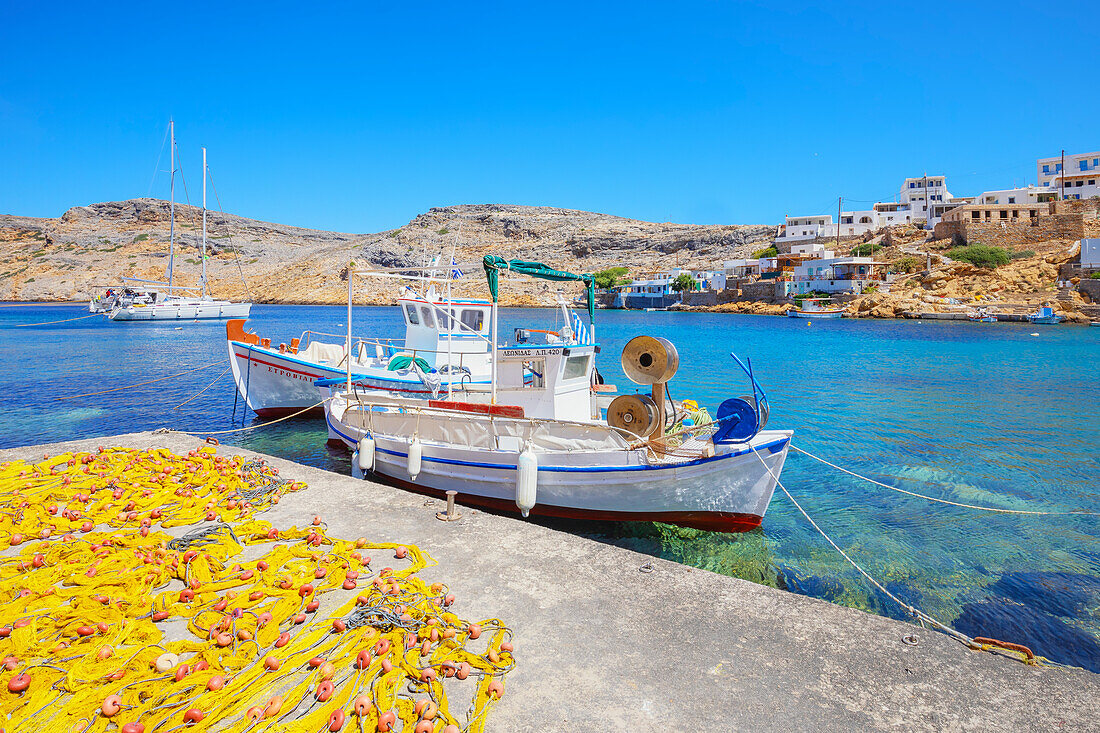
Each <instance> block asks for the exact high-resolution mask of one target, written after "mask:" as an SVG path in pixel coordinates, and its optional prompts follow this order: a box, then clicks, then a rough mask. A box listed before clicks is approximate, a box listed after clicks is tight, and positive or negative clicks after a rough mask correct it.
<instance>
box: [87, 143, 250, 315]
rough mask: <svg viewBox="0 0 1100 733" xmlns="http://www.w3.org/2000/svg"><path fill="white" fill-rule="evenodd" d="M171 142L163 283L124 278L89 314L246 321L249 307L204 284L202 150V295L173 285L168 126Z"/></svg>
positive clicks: (96, 297)
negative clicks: (217, 294) (217, 295)
mask: <svg viewBox="0 0 1100 733" xmlns="http://www.w3.org/2000/svg"><path fill="white" fill-rule="evenodd" d="M168 128H169V134H170V137H171V142H170V143H169V151H170V158H171V169H172V170H171V184H170V189H171V194H170V201H169V211H170V214H169V224H168V272H167V279H166V281H165V282H157V281H150V280H139V279H136V278H123V279H122V285H121V286H112V287H110V288H98V289H97V292H94V293H93V295H92V299H91V301H90V302H89V304H88V310H89V311H90V312H92V313H103V314H104V315H106V316H107V317H108V318H109V319H111V320H112V321H182V320H199V319H227V318H248V314H249V313H250V312H251V309H252V304H251V303H234V302H232V301H228V300H220V299H217V298H214V297H212V296H211V295H210V293H209V292H208V287H207V280H206V173H207V166H206V148H203V149H202V277H201V283H200V287H201V293H200V294H198V295H194V294H193V293H192V292H191V291H192V290H193V288H186V287H180V286H177V285H175V284H174V275H175V261H176V126H175V122H174V121H169V122H168Z"/></svg>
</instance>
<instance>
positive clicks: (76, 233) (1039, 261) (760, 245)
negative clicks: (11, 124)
mask: <svg viewBox="0 0 1100 733" xmlns="http://www.w3.org/2000/svg"><path fill="white" fill-rule="evenodd" d="M201 216H202V212H201V211H200V210H199V209H196V208H195V207H192V206H186V205H177V207H176V260H175V262H176V270H175V272H176V281H177V283H178V284H182V285H187V286H193V285H196V284H197V283H198V279H199V271H200V267H201V260H200V254H199V252H200V245H201V232H202V227H201ZM168 225H169V206H168V202H166V201H161V200H158V199H133V200H129V201H116V202H107V203H101V204H92V205H90V206H78V207H75V208H72V209H69V210H68V211H66V212H65V213H64V214H63V215H62V216H61V217H59V218H56V219H49V218H30V217H19V216H11V215H3V216H0V299H6V300H59V301H60V300H83V299H85V298H87V297H88V293H89V291H90V289H91V288H92V286H95V285H111V284H116V283H118V281H119V278H121V277H135V278H144V279H149V280H162V279H163V278H164V273H165V269H166V267H167V263H168V228H169V227H168ZM1084 225H1085V234H1086V236H1094V237H1095V236H1100V220H1089V221H1085V222H1084ZM774 236H775V228H774V227H771V226H695V225H684V224H668V223H664V224H662V223H652V222H644V221H638V220H633V219H624V218H621V217H616V216H609V215H606V214H597V213H592V212H587V211H573V210H568V209H558V208H550V207H538V206H511V205H497V204H484V205H465V206H447V207H440V208H433V209H430V210H429V211H427V212H425V213H423V214H420V215H419V216H417V217H416V218H414V219H413V220H412V221H410V222H409V223H408V224H406V225H404V226H402V227H400V228H398V229H392V230H389V231H385V232H379V233H375V234H344V233H339V232H328V231H320V230H315V229H302V228H298V227H292V226H285V225H281V224H270V223H267V222H261V221H256V220H253V219H248V218H245V217H241V216H236V215H232V214H223V213H219V212H207V241H208V248H209V257H208V260H207V266H208V269H209V282H210V289H211V292H212V293H213V294H214V295H216V296H218V297H224V298H232V299H245V298H247V299H251V300H252V301H253V302H257V303H334V304H335V303H343V302H346V298H347V279H346V278H347V267H348V263H349V262H354V263H355V267H356V268H357V269H360V270H362V269H382V268H392V267H422V266H424V265H426V264H427V263H428V262H429V261H430V259H431V258H432V257H433V256H436V255H442V256H443V257H444V258H446V259H449V258H450V256H451V253H452V249H453V252H454V257H455V260H456V261H457V262H458V263H459V264H460V266H461V267H462V268H463V269H464V270H465V271H466V272H467V273H468V274H469V277H466V278H463V279H462V280H459V281H457V284H456V292H457V294H461V295H484V292H485V286H484V280H483V278H482V277H481V267H480V262H481V258H482V256H483V255H486V254H496V255H500V256H502V257H505V258H514V257H515V258H521V259H527V260H536V261H540V262H545V263H547V264H549V265H552V266H554V267H558V268H561V269H565V270H570V271H573V272H596V271H599V270H602V269H605V268H608V267H615V266H623V267H627V268H629V270H630V272H631V274H634V275H639V274H642V273H644V272H647V271H653V270H657V269H666V268H668V267H671V266H674V265H679V266H684V267H692V268H713V267H715V266H717V265H719V263H721V262H722V260H724V259H733V258H740V257H750V256H752V254H753V253H754V252H755V251H757V250H761V249H764V248H766V247H768V246H769V245H771V244H772V243H773V241H774ZM826 244H827V245H828V246H829V248H831V249H835V250H836V251H837V254H838V255H846V254H849V252H850V251H851V250H852V248H853V247H856V246H859V245H861V244H863V245H868V244H869V245H872V246H874V247H876V249H875V251H874V257H875V259H876V260H877V261H880V262H884V263H887V264H888V265H889V266H890V268H891V270H892V271H893V272H895V273H896V274H895V279H894V282H893V283H892V284H891V286H890V287H889V289H888V292H886V289H885V288H884V289H882V290H880V292H875V293H868V294H865V295H862V296H858V297H856V298H854V299H851V302H849V304H848V314H849V315H853V316H862V317H872V318H894V317H901V316H904V315H907V314H908V315H910V316H912V315H914V314H919V313H936V312H939V313H943V312H952V311H954V312H960V311H965V309H966V307H968V306H970V307H973V306H990V307H991V308H992V309H994V310H1000V311H1001V312H1026V311H1029V310H1034V308H1035V307H1036V306H1037V305H1039V304H1041V303H1043V302H1051V303H1052V304H1053V305H1054V306H1055V307H1056V308H1057V309H1058V310H1059V311H1060V312H1061V313H1062V314H1063V315H1064V316H1066V317H1067V319H1069V320H1071V321H1073V320H1075V321H1083V320H1088V316H1087V315H1086V314H1084V313H1082V312H1081V309H1082V308H1084V309H1085V310H1086V311H1088V310H1089V306H1090V302H1089V300H1088V297H1087V296H1082V294H1080V293H1078V292H1076V291H1075V290H1074V289H1073V288H1061V289H1059V288H1057V287H1056V283H1057V281H1058V279H1059V268H1060V267H1061V266H1063V265H1065V264H1066V263H1067V262H1070V261H1071V260H1072V259H1073V258H1074V256H1075V254H1076V252H1075V249H1074V247H1075V242H1073V241H1069V240H1061V239H1054V240H1050V241H1045V242H1040V243H1037V244H1035V245H1033V247H1032V249H1029V250H1027V251H1021V252H1015V253H1014V254H1013V257H1014V259H1013V260H1012V261H1011V262H1009V263H1008V264H1007V265H1003V266H1001V267H998V268H996V269H982V268H978V267H975V266H973V265H971V264H969V263H966V262H953V261H951V260H950V259H949V258H948V256H947V252H948V250H950V248H951V247H952V246H953V244H954V243H953V242H952V240H950V239H941V240H934V239H931V238H930V237H929V235H928V233H927V232H926V231H924V230H922V229H919V228H915V227H911V226H901V227H890V228H887V229H884V230H881V231H879V232H875V233H870V234H867V235H865V236H864V237H862V238H852V239H845V240H843V241H841V242H839V243H833V242H827V243H826ZM246 283H247V284H246ZM559 288H560V289H563V290H567V291H569V290H570V288H572V289H573V290H576V288H575V286H571V285H566V286H559V285H558V284H556V283H553V284H551V283H546V282H543V281H531V280H528V279H516V280H514V281H511V282H509V283H508V285H507V286H506V287H504V288H502V291H501V297H502V302H504V303H505V304H510V305H548V304H550V302H552V301H550V300H549V299H548V298H547V297H544V296H542V295H540V293H542V292H543V291H547V290H554V289H559ZM397 291H398V286H397V284H396V283H395V282H394V281H393V280H388V279H381V278H357V290H356V301H357V302H359V303H363V304H367V303H377V304H389V303H392V302H393V300H394V296H395V295H396V294H397ZM787 307H788V306H787V305H786V304H784V303H777V302H774V301H772V302H762V301H753V300H749V299H745V298H742V299H740V300H737V301H735V302H723V303H721V304H720V305H717V306H708V307H705V308H703V309H706V310H717V311H723V312H740V313H767V314H781V313H783V312H785V311H786V309H787ZM1093 307H1095V306H1093Z"/></svg>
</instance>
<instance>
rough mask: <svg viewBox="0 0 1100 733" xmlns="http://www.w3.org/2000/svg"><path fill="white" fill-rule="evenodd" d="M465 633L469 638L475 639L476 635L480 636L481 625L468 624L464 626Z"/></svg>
mask: <svg viewBox="0 0 1100 733" xmlns="http://www.w3.org/2000/svg"><path fill="white" fill-rule="evenodd" d="M466 633H467V634H469V636H470V638H471V639H476V638H477V637H479V636H481V625H480V624H470V625H469V626H468V627H466Z"/></svg>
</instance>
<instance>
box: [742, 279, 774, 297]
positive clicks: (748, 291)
mask: <svg viewBox="0 0 1100 733" xmlns="http://www.w3.org/2000/svg"><path fill="white" fill-rule="evenodd" d="M741 300H763V301H767V302H772V301H774V300H775V281H774V280H761V281H760V282H755V283H746V284H745V285H742V286H741Z"/></svg>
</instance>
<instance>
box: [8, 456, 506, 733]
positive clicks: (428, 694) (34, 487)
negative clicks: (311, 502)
mask: <svg viewBox="0 0 1100 733" xmlns="http://www.w3.org/2000/svg"><path fill="white" fill-rule="evenodd" d="M305 488H306V487H305V485H304V484H302V483H300V482H294V481H287V480H284V479H281V478H280V477H279V476H278V471H277V469H275V468H273V467H271V466H269V465H267V464H266V463H265V462H263V461H261V460H245V459H243V458H240V457H233V458H226V457H222V456H218V455H216V454H215V452H214V449H213V448H203V449H200V450H193V451H191V452H190V453H188V454H187V455H186V456H179V455H175V454H173V453H172V452H170V451H167V450H164V449H150V450H128V449H121V448H101V449H99V450H98V451H97V452H94V453H63V454H60V455H57V456H53V457H50V456H44V457H43V460H42V461H40V462H37V463H25V462H21V461H16V462H11V463H3V464H0V551H6V552H8V553H9V554H8V555H7V556H4V557H2V558H0V659H2V660H3V666H2V667H0V709H2V710H3V711H4V712H5V714H6V715H7V716H8V717H7V719H6V720H5V726H7V728H6V729H7V730H8V731H11V732H14V731H30V730H43V729H49V730H79V731H116V730H121V731H124V732H128V733H144V732H145V731H148V732H149V733H153V731H158V732H159V733H164V732H165V731H176V730H180V729H183V728H186V729H187V730H189V731H191V730H194V731H204V730H228V731H259V730H311V731H312V730H342V729H347V730H360V729H361V730H378V731H385V730H397V729H400V730H410V731H421V732H423V731H435V732H436V733H439V732H440V731H446V732H447V733H456V732H457V731H474V732H475V733H476V732H477V731H481V730H482V729H483V728H484V724H485V721H486V718H487V715H488V713H489V712H490V711H491V709H492V707H493V705H494V704H495V702H496V701H497V700H498V699H499V698H500V697H501V695H503V693H504V679H505V676H506V675H507V673H508V672H509V671H510V670H511V669H512V668H513V666H514V664H515V662H514V657H513V652H514V647H513V642H512V631H511V630H510V629H509V628H508V627H507V626H505V625H504V623H503V622H502V621H500V620H499V619H484V620H481V621H478V622H470V621H465V620H462V619H460V618H459V617H458V616H457V615H455V614H454V613H453V612H452V611H451V607H452V605H453V603H454V602H455V598H454V595H453V594H452V593H450V592H449V591H448V589H447V587H446V586H445V585H443V584H442V583H431V584H429V583H427V582H426V581H424V580H423V579H421V578H420V577H419V575H418V573H419V572H420V571H421V570H423V569H424V568H426V567H428V566H430V565H432V564H434V561H433V560H432V559H431V557H430V556H428V555H427V554H426V553H424V552H423V551H422V550H420V549H419V548H418V547H416V546H414V545H399V544H396V543H375V542H369V541H367V540H366V539H365V538H359V539H357V540H345V539H341V538H337V537H333V536H331V535H329V534H328V532H327V528H326V525H325V522H324V521H323V520H322V518H321V517H314V518H313V519H312V521H311V522H310V523H309V524H308V525H306V526H304V527H300V528H299V527H296V526H295V527H290V528H286V529H278V528H276V527H274V526H273V525H272V524H271V523H270V522H268V521H265V520H262V519H259V518H257V517H256V514H257V513H259V512H260V511H262V510H263V509H265V508H268V507H270V506H271V505H273V504H276V503H278V501H279V499H280V497H281V496H283V495H284V494H285V493H286V492H288V491H299V490H303V489H305ZM191 525H198V526H197V528H195V529H192V530H191V531H188V532H186V533H182V534H181V533H179V532H173V533H169V532H168V531H166V530H169V529H174V528H180V527H185V526H191ZM12 550H14V551H15V554H11V551H12ZM371 555H374V556H375V557H378V558H385V559H384V560H382V559H379V560H375V559H372V557H371ZM246 558H247V559H246ZM384 563H385V564H386V565H387V566H385V567H379V566H381V565H383V564H384ZM452 678H454V679H453V680H452ZM444 680H448V682H447V686H446V689H445V688H444V684H443V681H444ZM455 680H457V681H463V680H468V684H466V685H461V684H457V683H456V681H455ZM464 690H465V691H468V692H469V698H468V702H464V703H463V704H458V703H455V702H454V696H455V695H457V694H459V693H460V692H462V691H464ZM461 696H462V698H463V700H466V695H465V694H462V695H461Z"/></svg>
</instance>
